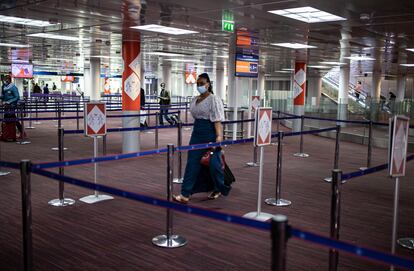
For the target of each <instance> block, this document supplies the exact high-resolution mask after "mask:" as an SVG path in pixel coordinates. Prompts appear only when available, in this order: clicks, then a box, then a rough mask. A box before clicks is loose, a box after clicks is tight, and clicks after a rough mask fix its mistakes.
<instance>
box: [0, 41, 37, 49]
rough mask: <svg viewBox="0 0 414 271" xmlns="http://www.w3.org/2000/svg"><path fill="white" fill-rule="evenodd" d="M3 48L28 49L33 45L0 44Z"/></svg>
mask: <svg viewBox="0 0 414 271" xmlns="http://www.w3.org/2000/svg"><path fill="white" fill-rule="evenodd" d="M0 46H1V47H15V48H27V47H30V46H31V45H29V44H16V43H2V42H0Z"/></svg>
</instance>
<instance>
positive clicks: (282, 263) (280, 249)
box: [271, 215, 289, 271]
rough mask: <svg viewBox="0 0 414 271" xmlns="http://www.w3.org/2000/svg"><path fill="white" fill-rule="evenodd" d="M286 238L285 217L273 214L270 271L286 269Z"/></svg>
mask: <svg viewBox="0 0 414 271" xmlns="http://www.w3.org/2000/svg"><path fill="white" fill-rule="evenodd" d="M288 238H289V233H288V219H287V217H286V216H284V215H275V216H274V217H273V218H272V269H271V270H272V271H285V270H286V254H287V253H286V251H287V247H286V244H287V241H288Z"/></svg>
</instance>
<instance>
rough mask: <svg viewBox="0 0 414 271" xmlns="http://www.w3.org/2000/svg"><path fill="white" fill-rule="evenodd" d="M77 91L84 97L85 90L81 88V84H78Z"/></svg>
mask: <svg viewBox="0 0 414 271" xmlns="http://www.w3.org/2000/svg"><path fill="white" fill-rule="evenodd" d="M76 92H77V93H78V94H79V95H80V96H81V98H82V99H83V97H84V93H83V91H82V89H81V86H80V84H78V85H77V86H76Z"/></svg>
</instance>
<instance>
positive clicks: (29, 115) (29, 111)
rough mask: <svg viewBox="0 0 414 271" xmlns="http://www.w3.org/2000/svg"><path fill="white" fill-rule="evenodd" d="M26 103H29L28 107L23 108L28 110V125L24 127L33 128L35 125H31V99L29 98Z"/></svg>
mask: <svg viewBox="0 0 414 271" xmlns="http://www.w3.org/2000/svg"><path fill="white" fill-rule="evenodd" d="M29 93H30V90H29ZM29 98H30V97H29ZM28 103H29V107H28V109H27V108H25V110H28V113H27V116H28V117H29V126H28V127H26V129H35V127H33V125H32V100H31V99H29V101H28Z"/></svg>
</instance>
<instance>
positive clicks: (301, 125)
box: [294, 115, 309, 158]
mask: <svg viewBox="0 0 414 271" xmlns="http://www.w3.org/2000/svg"><path fill="white" fill-rule="evenodd" d="M304 130H305V116H303V115H302V116H301V117H300V132H301V134H300V143H299V152H298V153H295V154H294V156H296V157H301V158H306V157H309V154H307V153H304V152H303V132H304Z"/></svg>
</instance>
